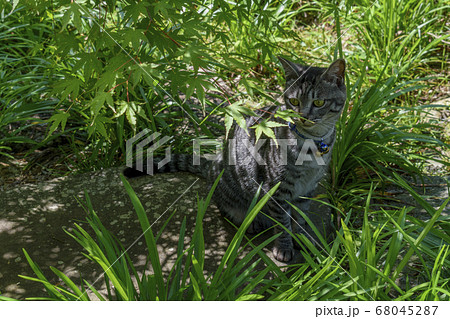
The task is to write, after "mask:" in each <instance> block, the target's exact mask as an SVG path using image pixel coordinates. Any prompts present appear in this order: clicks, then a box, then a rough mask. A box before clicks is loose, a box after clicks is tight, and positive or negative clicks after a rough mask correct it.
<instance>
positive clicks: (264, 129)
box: [251, 119, 286, 145]
mask: <svg viewBox="0 0 450 319" xmlns="http://www.w3.org/2000/svg"><path fill="white" fill-rule="evenodd" d="M280 126H286V124H281V123H277V122H273V121H269V120H268V119H266V120H263V121H261V122H260V123H258V124H256V125H253V126H252V127H251V128H253V129H255V135H256V141H258V140H259V138H260V137H261V134H262V133H264V135H266V136H268V137H270V138H271V139H273V140H274V141H275V144H276V145H278V142H277V138H276V137H275V133H274V131H273V130H272V128H274V127H280Z"/></svg>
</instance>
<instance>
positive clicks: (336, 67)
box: [322, 59, 345, 85]
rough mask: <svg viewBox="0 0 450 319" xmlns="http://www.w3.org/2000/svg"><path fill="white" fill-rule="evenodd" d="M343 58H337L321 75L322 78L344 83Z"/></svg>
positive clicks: (339, 83) (338, 83)
mask: <svg viewBox="0 0 450 319" xmlns="http://www.w3.org/2000/svg"><path fill="white" fill-rule="evenodd" d="M344 74H345V60H344V59H337V60H336V61H334V62H333V63H331V65H330V66H329V67H328V69H327V70H326V71H325V73H324V74H323V75H322V79H324V80H325V81H328V82H332V83H336V84H337V85H342V84H344V79H345V75H344Z"/></svg>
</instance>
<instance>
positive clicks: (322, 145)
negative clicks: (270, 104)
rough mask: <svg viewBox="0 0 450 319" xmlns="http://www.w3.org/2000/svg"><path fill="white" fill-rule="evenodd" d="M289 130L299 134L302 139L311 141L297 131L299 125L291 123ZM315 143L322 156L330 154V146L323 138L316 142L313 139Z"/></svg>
mask: <svg viewBox="0 0 450 319" xmlns="http://www.w3.org/2000/svg"><path fill="white" fill-rule="evenodd" d="M288 124H289V129H290V130H291V131H292V132H294V133H295V134H297V135H298V136H300V137H301V138H303V139H305V140H307V139H309V138H308V137H306V136H305V135H303V134H301V133H300V132H299V131H298V130H297V125H295V124H293V123H291V122H289V123H288ZM312 140H313V141H314V143H316V145H317V150H318V151H319V153H320V156H322V155H324V154H326V153H328V152H329V151H330V147H329V146H328V144H326V143H324V142H323V137H322V138H321V139H320V140H315V139H312Z"/></svg>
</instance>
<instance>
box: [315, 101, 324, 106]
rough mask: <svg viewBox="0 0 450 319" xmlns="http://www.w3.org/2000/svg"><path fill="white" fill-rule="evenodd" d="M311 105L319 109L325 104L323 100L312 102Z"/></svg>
mask: <svg viewBox="0 0 450 319" xmlns="http://www.w3.org/2000/svg"><path fill="white" fill-rule="evenodd" d="M313 104H314V105H315V106H317V107H321V106H323V105H324V104H325V101H324V100H314V101H313Z"/></svg>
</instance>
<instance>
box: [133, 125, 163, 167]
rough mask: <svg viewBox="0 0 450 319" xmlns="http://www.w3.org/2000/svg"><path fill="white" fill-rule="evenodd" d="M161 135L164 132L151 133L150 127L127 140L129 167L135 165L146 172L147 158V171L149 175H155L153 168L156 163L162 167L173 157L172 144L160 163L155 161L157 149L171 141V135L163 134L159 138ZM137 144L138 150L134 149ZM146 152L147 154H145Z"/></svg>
mask: <svg viewBox="0 0 450 319" xmlns="http://www.w3.org/2000/svg"><path fill="white" fill-rule="evenodd" d="M161 135H162V134H161V133H158V132H155V133H153V134H150V129H145V130H143V131H141V132H139V133H138V134H136V135H135V136H133V137H132V138H130V139H129V140H127V142H126V161H127V164H126V165H127V166H128V167H133V168H135V169H136V170H138V171H140V172H144V158H146V160H147V163H146V165H145V169H146V172H145V173H146V174H148V175H153V169H154V167H155V165H157V168H158V169H160V168H161V167H163V166H164V165H166V164H167V163H169V162H170V159H171V150H170V145H169V146H167V147H166V149H165V156H164V158H163V159H162V160H160V161H159V162H158V163H153V153H154V152H155V150H156V149H158V148H160V147H161V146H162V145H163V144H165V143H167V142H168V141H170V137H168V136H162V137H161V138H159V137H160V136H161ZM158 138H159V139H158ZM157 139H158V140H157ZM135 145H136V150H135V151H134V148H135ZM149 145H150V146H149ZM133 153H134V154H135V156H133ZM144 154H145V155H146V156H144Z"/></svg>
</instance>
